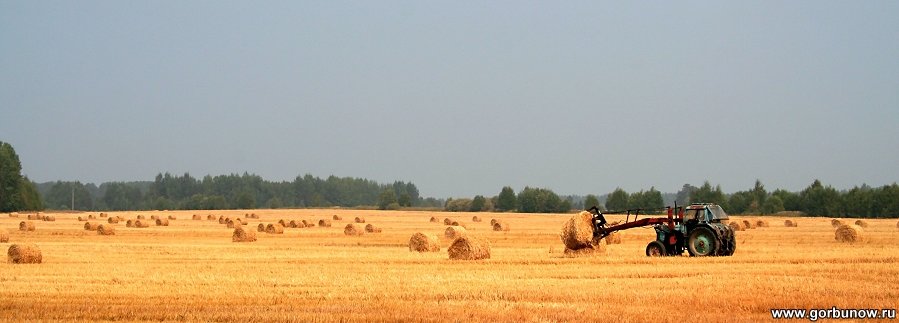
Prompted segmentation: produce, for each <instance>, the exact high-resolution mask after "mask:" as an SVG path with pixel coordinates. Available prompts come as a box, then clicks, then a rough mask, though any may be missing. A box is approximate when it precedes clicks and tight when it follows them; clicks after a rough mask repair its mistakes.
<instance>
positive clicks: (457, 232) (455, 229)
mask: <svg viewBox="0 0 899 323" xmlns="http://www.w3.org/2000/svg"><path fill="white" fill-rule="evenodd" d="M466 233H468V230H466V229H465V228H463V227H460V226H448V227H446V230H444V231H443V236H444V237H446V238H447V239H450V240H453V239H456V238H459V237H461V236H464V235H465V234H466Z"/></svg>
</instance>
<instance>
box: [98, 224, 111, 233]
mask: <svg viewBox="0 0 899 323" xmlns="http://www.w3.org/2000/svg"><path fill="white" fill-rule="evenodd" d="M97 233H98V234H100V235H101V236H111V235H115V227H113V226H112V225H110V224H108V223H107V224H101V225H100V226H98V227H97Z"/></svg>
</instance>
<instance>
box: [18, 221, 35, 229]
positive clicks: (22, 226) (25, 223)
mask: <svg viewBox="0 0 899 323" xmlns="http://www.w3.org/2000/svg"><path fill="white" fill-rule="evenodd" d="M19 231H34V222H31V221H22V222H19Z"/></svg>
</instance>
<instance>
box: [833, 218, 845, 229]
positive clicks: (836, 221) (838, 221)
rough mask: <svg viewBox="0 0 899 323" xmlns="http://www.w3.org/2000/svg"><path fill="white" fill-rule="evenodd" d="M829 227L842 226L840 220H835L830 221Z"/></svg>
mask: <svg viewBox="0 0 899 323" xmlns="http://www.w3.org/2000/svg"><path fill="white" fill-rule="evenodd" d="M830 225H831V226H832V227H834V228H836V227H839V226H841V225H843V222H842V221H840V220H837V219H832V220H830Z"/></svg>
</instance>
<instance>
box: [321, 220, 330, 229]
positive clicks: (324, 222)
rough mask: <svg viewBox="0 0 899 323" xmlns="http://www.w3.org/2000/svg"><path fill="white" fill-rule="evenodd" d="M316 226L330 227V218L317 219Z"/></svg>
mask: <svg viewBox="0 0 899 323" xmlns="http://www.w3.org/2000/svg"><path fill="white" fill-rule="evenodd" d="M318 226H320V227H322V228H330V227H331V220H327V219H321V220H318Z"/></svg>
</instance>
